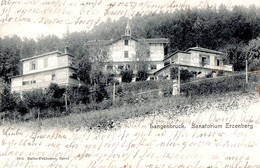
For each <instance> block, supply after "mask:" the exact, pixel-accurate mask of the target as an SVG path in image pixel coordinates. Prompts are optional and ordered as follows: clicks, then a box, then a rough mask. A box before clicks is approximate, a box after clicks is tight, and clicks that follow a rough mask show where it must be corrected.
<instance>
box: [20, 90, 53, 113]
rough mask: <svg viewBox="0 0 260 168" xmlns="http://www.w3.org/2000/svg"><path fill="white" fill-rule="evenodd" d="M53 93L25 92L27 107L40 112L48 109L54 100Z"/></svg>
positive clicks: (24, 97)
mask: <svg viewBox="0 0 260 168" xmlns="http://www.w3.org/2000/svg"><path fill="white" fill-rule="evenodd" d="M52 96H53V93H51V92H43V91H42V90H33V91H29V92H25V93H24V94H23V100H24V103H25V105H26V106H27V107H28V108H30V109H32V108H36V109H39V110H40V111H41V110H43V109H45V108H48V107H49V103H50V101H51V100H52Z"/></svg>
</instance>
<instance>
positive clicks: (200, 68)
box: [154, 47, 233, 78]
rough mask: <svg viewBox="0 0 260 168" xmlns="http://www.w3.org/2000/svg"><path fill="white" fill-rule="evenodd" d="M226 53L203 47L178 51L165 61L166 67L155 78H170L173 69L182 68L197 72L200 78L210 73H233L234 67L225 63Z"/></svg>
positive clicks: (156, 73) (155, 74)
mask: <svg viewBox="0 0 260 168" xmlns="http://www.w3.org/2000/svg"><path fill="white" fill-rule="evenodd" d="M224 56H225V53H223V52H220V51H215V50H210V49H207V48H202V47H192V48H189V49H187V50H186V51H176V52H174V53H172V54H170V55H169V56H168V57H166V58H165V59H164V67H163V68H162V69H160V70H158V71H157V72H155V73H154V76H155V78H169V77H170V69H171V68H172V67H180V68H181V69H188V70H190V71H195V72H197V74H198V76H201V77H203V76H205V75H207V74H208V73H218V72H220V71H222V72H232V71H233V66H232V65H225V64H224V63H223V59H224Z"/></svg>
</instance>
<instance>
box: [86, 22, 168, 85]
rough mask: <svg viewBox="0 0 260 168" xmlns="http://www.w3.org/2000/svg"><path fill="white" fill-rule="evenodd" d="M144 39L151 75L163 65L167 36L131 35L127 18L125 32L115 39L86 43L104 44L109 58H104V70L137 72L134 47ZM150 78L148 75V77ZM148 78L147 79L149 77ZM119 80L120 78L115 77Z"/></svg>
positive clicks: (90, 44)
mask: <svg viewBox="0 0 260 168" xmlns="http://www.w3.org/2000/svg"><path fill="white" fill-rule="evenodd" d="M141 41H144V42H146V43H147V44H148V46H149V50H150V52H149V55H150V57H149V59H148V60H147V64H148V73H149V74H150V75H152V74H153V73H154V72H156V71H158V70H159V69H161V68H163V67H164V58H165V57H166V55H167V50H168V49H167V47H168V44H169V39H167V38H151V39H137V38H135V37H133V36H132V35H131V27H130V23H129V20H128V21H127V25H126V29H125V34H124V35H122V36H121V37H119V38H117V39H115V40H93V41H88V42H87V43H86V45H87V46H95V45H96V46H97V45H99V46H101V47H102V46H106V47H108V50H109V59H108V60H106V70H107V71H111V72H114V73H115V74H119V73H120V71H121V70H123V69H127V68H129V69H132V70H133V71H134V73H136V72H137V67H136V65H137V64H138V61H140V60H138V59H137V58H136V47H137V45H138V43H140V42H141ZM149 78H150V77H149ZM149 78H148V79H149ZM117 79H119V81H120V80H121V78H120V77H119V78H117Z"/></svg>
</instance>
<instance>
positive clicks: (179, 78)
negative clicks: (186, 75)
mask: <svg viewBox="0 0 260 168" xmlns="http://www.w3.org/2000/svg"><path fill="white" fill-rule="evenodd" d="M180 93H181V72H180V66H178V94H180Z"/></svg>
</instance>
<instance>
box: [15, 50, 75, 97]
mask: <svg viewBox="0 0 260 168" xmlns="http://www.w3.org/2000/svg"><path fill="white" fill-rule="evenodd" d="M74 61H75V60H74V56H72V55H70V54H68V53H67V49H65V53H62V52H60V51H53V52H49V53H46V54H42V55H36V56H33V57H29V58H24V59H22V60H21V63H22V68H23V72H22V75H20V76H14V77H12V80H11V91H12V92H19V93H22V92H23V91H29V90H33V89H43V88H48V86H49V85H50V84H51V83H56V84H58V85H59V87H61V88H65V87H67V86H72V87H77V86H78V85H79V81H78V80H77V78H76V75H75V67H74Z"/></svg>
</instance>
